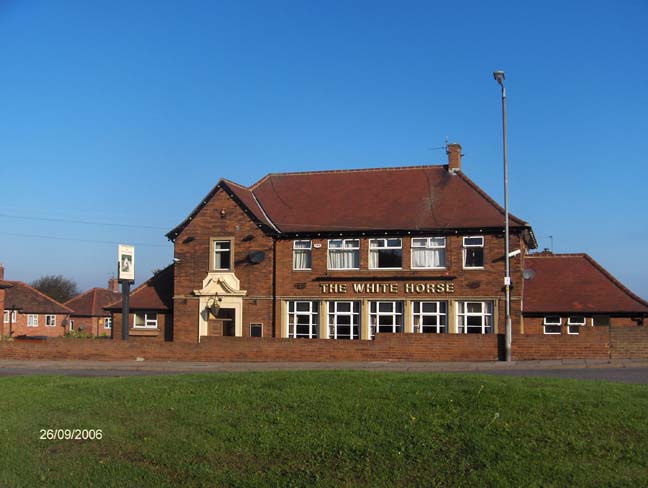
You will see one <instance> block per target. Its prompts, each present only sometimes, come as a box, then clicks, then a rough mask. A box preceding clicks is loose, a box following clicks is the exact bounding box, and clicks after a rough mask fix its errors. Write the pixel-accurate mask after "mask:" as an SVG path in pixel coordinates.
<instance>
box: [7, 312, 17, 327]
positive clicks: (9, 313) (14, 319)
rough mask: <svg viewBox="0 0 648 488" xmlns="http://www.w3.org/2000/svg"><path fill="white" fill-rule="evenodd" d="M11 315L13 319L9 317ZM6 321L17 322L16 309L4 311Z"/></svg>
mask: <svg viewBox="0 0 648 488" xmlns="http://www.w3.org/2000/svg"><path fill="white" fill-rule="evenodd" d="M10 316H11V320H10V319H9V317H10ZM4 323H5V324H9V323H12V324H15V323H16V311H15V310H5V311H4Z"/></svg>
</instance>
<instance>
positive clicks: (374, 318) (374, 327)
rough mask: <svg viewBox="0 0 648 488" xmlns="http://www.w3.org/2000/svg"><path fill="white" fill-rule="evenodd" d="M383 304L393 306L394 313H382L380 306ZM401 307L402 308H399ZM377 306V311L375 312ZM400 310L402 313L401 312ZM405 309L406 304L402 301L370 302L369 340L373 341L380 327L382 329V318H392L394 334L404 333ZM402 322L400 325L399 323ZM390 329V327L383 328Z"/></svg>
mask: <svg viewBox="0 0 648 488" xmlns="http://www.w3.org/2000/svg"><path fill="white" fill-rule="evenodd" d="M383 303H390V304H392V311H390V312H381V311H380V305H381V304H383ZM399 305H400V307H399ZM374 306H375V309H376V311H375V312H374V311H373V308H374ZM399 308H400V311H399ZM404 309H405V304H404V303H403V302H402V301H400V300H375V301H370V302H369V338H370V339H373V338H374V337H375V336H376V333H377V331H378V327H380V325H379V322H380V317H390V316H391V317H392V325H391V327H392V331H391V333H392V334H398V333H400V332H402V331H403V327H404V326H405V324H404V323H403V318H404V316H403V313H404ZM399 321H400V324H399V323H398V322H399ZM383 327H389V326H383Z"/></svg>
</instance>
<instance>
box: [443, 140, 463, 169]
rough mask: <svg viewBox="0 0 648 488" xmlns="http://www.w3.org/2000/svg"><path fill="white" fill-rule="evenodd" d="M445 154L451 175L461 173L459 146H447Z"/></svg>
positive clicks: (455, 144) (454, 144) (453, 144)
mask: <svg viewBox="0 0 648 488" xmlns="http://www.w3.org/2000/svg"><path fill="white" fill-rule="evenodd" d="M446 153H447V154H448V171H450V172H451V173H456V172H457V171H461V145H459V144H457V143H452V144H448V146H447V149H446Z"/></svg>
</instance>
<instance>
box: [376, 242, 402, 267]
mask: <svg viewBox="0 0 648 488" xmlns="http://www.w3.org/2000/svg"><path fill="white" fill-rule="evenodd" d="M395 240H398V241H400V244H399V245H398V246H390V245H389V241H395ZM379 241H384V245H382V246H377V245H376V243H378V242H379ZM390 249H391V250H400V252H401V265H400V266H397V267H391V268H383V267H380V266H371V253H372V252H376V253H379V252H380V251H381V250H390ZM376 263H378V257H376ZM369 269H376V270H382V269H388V270H389V269H403V238H402V237H376V238H374V239H369Z"/></svg>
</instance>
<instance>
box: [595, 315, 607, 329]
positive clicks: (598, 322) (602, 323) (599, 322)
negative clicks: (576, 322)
mask: <svg viewBox="0 0 648 488" xmlns="http://www.w3.org/2000/svg"><path fill="white" fill-rule="evenodd" d="M592 325H593V326H595V327H609V326H610V316H609V315H594V317H592Z"/></svg>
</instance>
